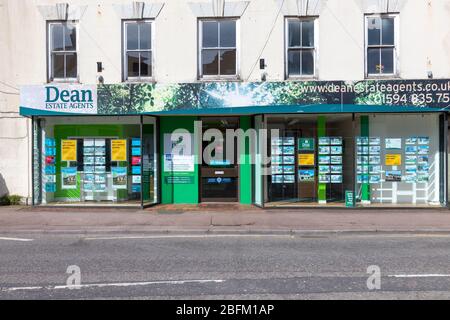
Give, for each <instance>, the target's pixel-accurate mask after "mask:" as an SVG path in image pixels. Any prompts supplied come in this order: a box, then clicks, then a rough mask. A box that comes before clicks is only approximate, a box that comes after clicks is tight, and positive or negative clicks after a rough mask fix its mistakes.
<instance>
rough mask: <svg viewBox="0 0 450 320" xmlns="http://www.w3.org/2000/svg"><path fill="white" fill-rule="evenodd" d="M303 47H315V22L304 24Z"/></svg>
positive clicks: (304, 22) (305, 22)
mask: <svg viewBox="0 0 450 320" xmlns="http://www.w3.org/2000/svg"><path fill="white" fill-rule="evenodd" d="M302 46H303V47H314V21H303V22H302Z"/></svg>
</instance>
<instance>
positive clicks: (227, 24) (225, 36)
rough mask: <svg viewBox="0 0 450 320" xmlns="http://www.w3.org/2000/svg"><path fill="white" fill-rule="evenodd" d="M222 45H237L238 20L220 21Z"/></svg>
mask: <svg viewBox="0 0 450 320" xmlns="http://www.w3.org/2000/svg"><path fill="white" fill-rule="evenodd" d="M220 46H221V47H236V21H234V20H231V21H221V22H220Z"/></svg>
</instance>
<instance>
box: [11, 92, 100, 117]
mask: <svg viewBox="0 0 450 320" xmlns="http://www.w3.org/2000/svg"><path fill="white" fill-rule="evenodd" d="M20 108H21V110H20V111H21V112H20V113H21V114H30V113H31V114H37V115H39V114H42V115H45V114H53V113H58V114H61V113H70V114H97V86H96V85H47V86H24V87H22V88H21V94H20ZM32 111H33V112H32Z"/></svg>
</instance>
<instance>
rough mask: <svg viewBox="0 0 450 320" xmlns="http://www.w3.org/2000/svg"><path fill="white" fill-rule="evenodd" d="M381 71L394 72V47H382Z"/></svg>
mask: <svg viewBox="0 0 450 320" xmlns="http://www.w3.org/2000/svg"><path fill="white" fill-rule="evenodd" d="M381 73H394V49H393V48H383V49H381Z"/></svg>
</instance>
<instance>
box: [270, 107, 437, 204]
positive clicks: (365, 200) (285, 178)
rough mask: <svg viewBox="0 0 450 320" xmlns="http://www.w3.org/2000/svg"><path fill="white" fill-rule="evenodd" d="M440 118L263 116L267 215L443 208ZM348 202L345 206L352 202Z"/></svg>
mask: <svg viewBox="0 0 450 320" xmlns="http://www.w3.org/2000/svg"><path fill="white" fill-rule="evenodd" d="M443 118H444V115H443V114H439V113H430V114H418V113H415V114H414V113H405V114H402V113H389V114H384V113H380V114H379V113H377V114H357V113H353V114H337V115H300V116H299V115H267V116H266V123H267V128H269V129H276V130H278V132H279V136H277V137H274V138H273V137H270V138H269V141H268V144H270V146H271V148H270V157H271V161H270V172H269V174H268V175H267V177H266V179H265V180H264V181H265V184H266V186H267V187H266V190H265V194H264V198H265V205H266V206H267V207H292V206H317V205H327V206H334V207H345V206H347V207H348V206H350V207H354V206H358V207H363V206H367V207H382V206H389V207H392V206H403V207H404V206H408V207H410V206H411V207H412V206H420V207H424V206H425V207H428V206H429V207H432V206H441V205H442V204H443V203H444V202H445V199H444V194H443V193H442V192H441V187H442V185H443V182H444V171H445V169H444V167H445V166H444V163H445V159H444V158H443V156H444V154H441V151H440V150H442V145H443V144H444V143H445V139H444V137H443V136H442V137H440V136H439V132H440V130H441V129H442V126H443V122H442V123H441V121H442V119H443ZM349 197H350V199H349Z"/></svg>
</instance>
